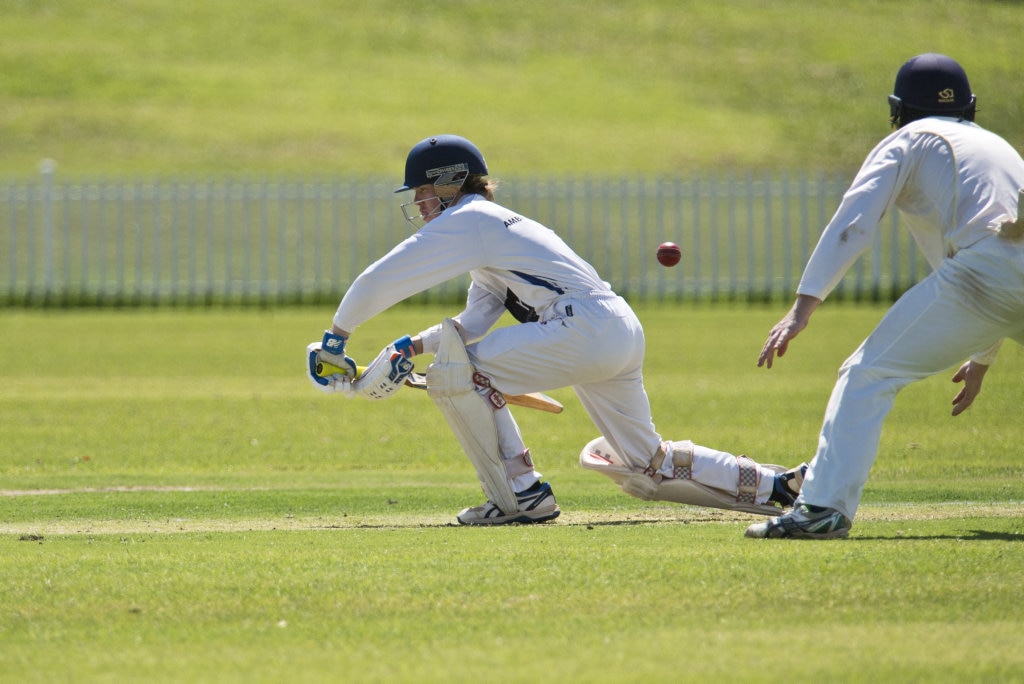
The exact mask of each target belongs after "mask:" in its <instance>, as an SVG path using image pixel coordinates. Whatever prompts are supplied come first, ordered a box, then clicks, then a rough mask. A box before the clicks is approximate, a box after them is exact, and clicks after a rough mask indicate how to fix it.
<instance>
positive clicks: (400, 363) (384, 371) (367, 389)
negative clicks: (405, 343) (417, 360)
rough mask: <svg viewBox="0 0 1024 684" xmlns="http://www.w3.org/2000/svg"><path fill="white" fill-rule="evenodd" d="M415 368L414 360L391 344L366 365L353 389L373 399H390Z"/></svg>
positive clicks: (352, 385) (352, 386) (353, 383)
mask: <svg viewBox="0 0 1024 684" xmlns="http://www.w3.org/2000/svg"><path fill="white" fill-rule="evenodd" d="M414 368H415V364H413V362H412V361H410V360H409V359H407V358H406V357H405V355H404V354H402V352H400V351H398V349H396V348H395V345H394V344H389V345H388V346H387V347H385V348H384V350H383V351H382V352H381V353H380V354H378V355H377V358H375V359H374V360H373V362H372V363H371V364H370V365H369V366H367V367H366V370H364V371H363V374H362V375H360V376H359V379H357V380H355V381H353V382H352V383H351V385H350V387H351V391H352V392H354V393H356V394H358V395H360V396H363V397H365V398H367V399H370V400H371V401H378V400H380V399H390V398H391V397H393V396H394V394H395V392H397V391H398V390H399V389H401V388H402V385H404V384H405V381H406V379H407V378H408V377H409V376H410V375H412V372H413V370H414Z"/></svg>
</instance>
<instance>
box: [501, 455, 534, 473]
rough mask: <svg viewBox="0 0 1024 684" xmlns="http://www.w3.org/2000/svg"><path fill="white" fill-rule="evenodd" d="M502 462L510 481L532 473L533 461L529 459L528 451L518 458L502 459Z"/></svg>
mask: <svg viewBox="0 0 1024 684" xmlns="http://www.w3.org/2000/svg"><path fill="white" fill-rule="evenodd" d="M502 462H503V463H504V464H505V472H507V473H508V479H510V480H511V479H513V478H516V477H519V476H520V475H526V474H528V473H532V472H533V459H532V458H530V450H529V449H527V450H526V451H524V452H523V453H521V454H519V455H518V456H513V457H512V458H505V459H502Z"/></svg>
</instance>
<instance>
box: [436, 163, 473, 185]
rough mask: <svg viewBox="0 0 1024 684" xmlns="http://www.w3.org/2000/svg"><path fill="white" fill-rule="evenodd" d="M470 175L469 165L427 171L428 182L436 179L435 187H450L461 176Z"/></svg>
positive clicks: (455, 165)
mask: <svg viewBox="0 0 1024 684" xmlns="http://www.w3.org/2000/svg"><path fill="white" fill-rule="evenodd" d="M467 174H469V164H450V165H448V166H442V167H439V168H436V169H427V173H426V176H427V180H430V179H435V180H434V184H435V185H448V184H449V183H451V182H452V181H453V180H455V179H457V178H458V177H459V176H460V175H463V176H465V175H467Z"/></svg>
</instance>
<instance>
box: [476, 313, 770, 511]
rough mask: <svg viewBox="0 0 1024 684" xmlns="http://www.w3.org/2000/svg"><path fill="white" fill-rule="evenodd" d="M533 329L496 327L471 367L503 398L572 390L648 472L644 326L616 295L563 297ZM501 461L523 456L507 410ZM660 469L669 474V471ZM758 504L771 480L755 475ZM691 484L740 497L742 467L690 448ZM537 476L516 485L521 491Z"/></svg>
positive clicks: (652, 442) (651, 445) (650, 450)
mask: <svg viewBox="0 0 1024 684" xmlns="http://www.w3.org/2000/svg"><path fill="white" fill-rule="evenodd" d="M552 308H553V311H551V313H550V314H549V315H548V316H546V317H545V319H543V320H542V321H541V322H538V323H524V324H521V325H510V326H506V327H502V328H495V329H494V330H492V331H491V332H490V333H488V334H487V335H486V336H485V337H483V338H482V339H481V340H479V341H478V342H476V343H474V344H470V345H468V346H467V350H468V352H469V357H470V360H471V361H472V363H473V365H474V367H475V368H476V369H477V370H478V371H479V372H481V373H483V374H484V375H486V376H487V377H488V378H490V381H491V386H492V387H495V388H497V389H499V390H500V391H502V392H503V393H505V394H524V393H527V392H545V391H549V390H553V389H558V388H561V387H572V388H573V390H574V391H575V392H576V395H577V396H578V397H579V399H580V402H581V403H582V405H583V407H584V408H585V409H586V411H587V414H588V415H589V416H590V419H591V420H592V421H593V422H594V425H595V426H596V427H597V429H598V430H599V431H600V433H601V434H602V435H604V437H605V438H606V439H607V440H608V441H609V442H610V443H611V445H612V447H614V448H615V450H616V452H617V453H619V454H621V455H622V456H623V458H624V459H626V460H627V461H628V462H629V463H630V465H631V466H633V467H634V468H637V469H638V470H643V469H644V468H646V467H647V466H648V465H650V462H651V458H652V457H653V456H654V454H655V452H656V451H657V450H658V447H659V446H660V445H661V442H662V438H661V435H660V434H658V432H657V430H656V429H655V426H654V422H653V420H652V418H651V404H650V400H649V399H648V397H647V392H646V390H645V389H644V384H643V361H644V351H645V346H646V345H645V340H644V332H643V327H642V326H641V324H640V321H639V320H638V319H637V317H636V314H635V313H634V312H633V309H632V308H631V307H630V306H629V304H628V303H627V302H626V301H625V300H624V299H622V298H621V297H619V296H617V295H613V294H604V293H600V294H596V295H592V296H584V297H569V296H566V297H563V298H562V299H560V300H559V301H558V303H557V304H556V305H555V306H554V307H552ZM495 420H496V423H497V427H498V442H499V446H500V449H501V452H502V453H501V455H502V457H503V458H510V457H512V456H515V455H518V454H520V453H522V451H523V450H524V449H525V448H526V447H525V446H524V443H523V440H522V436H521V435H520V432H519V428H518V426H517V425H516V423H515V420H514V419H513V417H512V414H511V412H510V411H509V409H508V407H505V408H503V409H501V410H499V411H497V412H496V413H495ZM664 469H665V470H666V471H667V472H670V471H671V464H670V463H666V464H665V466H664ZM760 471H761V475H762V476H761V478H760V480H759V486H758V498H757V500H758V502H763V501H764V500H766V499H767V498H768V496H769V495H770V494H771V491H772V484H773V477H774V473H773V472H772V471H771V470H769V469H767V468H763V467H761V468H760ZM691 477H692V479H693V480H695V481H697V482H700V483H701V484H704V485H707V486H709V487H714V488H716V489H720V490H722V491H724V492H728V493H731V494H737V493H738V491H739V465H738V463H737V461H736V457H735V456H734V455H732V454H729V453H727V452H721V451H716V450H714V449H709V448H706V447H701V446H696V445H695V447H694V457H693V466H692V468H691ZM539 478H540V473H537V472H536V471H534V473H533V474H527V475H523V476H519V477H518V478H516V479H515V480H514V481H513V485H514V487H515V489H516V491H521V490H522V489H523V488H525V487H526V486H529V484H532V482H533V481H536V480H537V479H539Z"/></svg>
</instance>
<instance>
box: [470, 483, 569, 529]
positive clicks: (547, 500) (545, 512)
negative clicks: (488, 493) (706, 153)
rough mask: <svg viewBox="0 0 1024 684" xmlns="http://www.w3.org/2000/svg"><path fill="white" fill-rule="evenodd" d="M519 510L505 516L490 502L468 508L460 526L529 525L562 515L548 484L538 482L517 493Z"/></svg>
mask: <svg viewBox="0 0 1024 684" xmlns="http://www.w3.org/2000/svg"><path fill="white" fill-rule="evenodd" d="M516 499H517V500H518V501H519V510H517V511H515V512H514V513H512V514H511V515H505V514H504V513H502V512H501V509H500V508H498V507H497V506H495V505H494V504H493V503H492V502H490V501H488V502H487V503H485V504H484V505H482V506H473V507H472V508H466V509H464V510H463V511H462V512H460V513H459V515H458V516H457V519H458V521H459V524H460V525H511V524H513V523H519V524H528V523H541V522H547V521H548V520H554V519H555V518H557V517H558V516H559V514H561V512H562V511H561V510H559V508H558V504H557V503H555V494H554V492H552V491H551V485H550V484H548V483H547V482H536V483H534V485H533V486H532V487H530V488H529V489H524V490H523V491H521V492H516Z"/></svg>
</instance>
